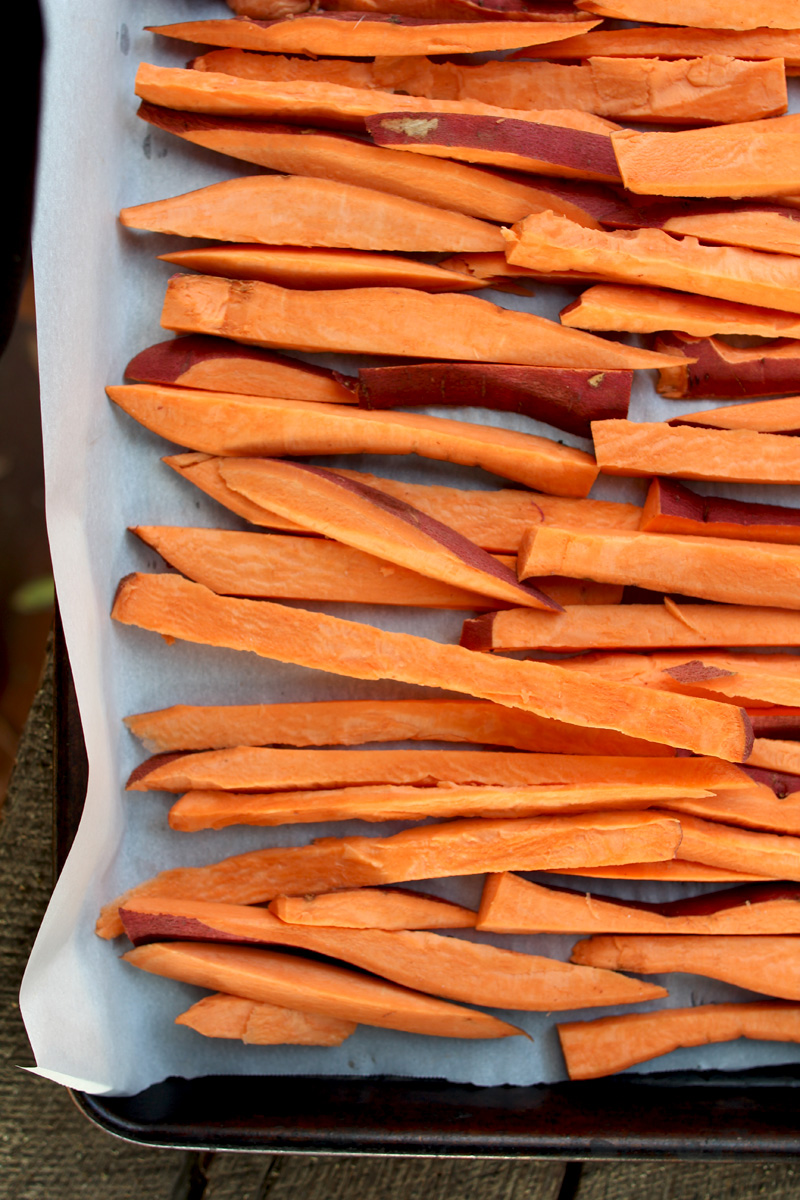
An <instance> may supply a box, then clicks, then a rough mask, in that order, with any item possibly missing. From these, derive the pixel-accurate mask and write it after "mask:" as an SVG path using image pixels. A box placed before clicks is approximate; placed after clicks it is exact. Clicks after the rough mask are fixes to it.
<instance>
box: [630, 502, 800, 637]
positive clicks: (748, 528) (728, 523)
mask: <svg viewBox="0 0 800 1200" xmlns="http://www.w3.org/2000/svg"><path fill="white" fill-rule="evenodd" d="M640 528H641V529H642V530H643V531H644V532H645V533H681V534H686V535H689V536H691V535H693V534H694V535H700V536H702V537H706V536H708V537H714V538H736V539H738V540H741V541H748V542H783V543H785V544H787V545H800V509H797V508H784V507H783V506H781V505H777V504H756V503H755V502H753V501H750V500H729V499H727V498H726V497H722V496H699V495H698V494H697V493H696V492H693V491H691V490H690V489H689V488H687V487H683V485H682V484H680V483H676V482H675V481H674V480H672V479H654V480H653V482H652V483H651V484H650V488H649V490H648V492H647V499H646V500H645V504H644V508H643V509H642V520H641V525H640ZM727 644H728V645H737V644H738V643H737V642H735V641H733V642H731V641H729V642H728V643H727ZM764 644H765V645H769V644H770V643H769V642H765V643H764ZM776 644H777V643H776Z"/></svg>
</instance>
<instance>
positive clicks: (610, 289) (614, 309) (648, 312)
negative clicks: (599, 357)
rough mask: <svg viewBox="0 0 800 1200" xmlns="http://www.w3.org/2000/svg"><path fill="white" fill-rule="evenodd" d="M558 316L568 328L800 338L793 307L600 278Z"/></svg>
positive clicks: (702, 335)
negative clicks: (784, 309) (761, 305)
mask: <svg viewBox="0 0 800 1200" xmlns="http://www.w3.org/2000/svg"><path fill="white" fill-rule="evenodd" d="M560 319H561V324H562V325H567V326H568V327H569V328H570V329H589V330H592V331H594V332H597V333H600V332H606V331H608V332H615V331H621V330H624V331H626V332H629V333H658V332H660V331H661V330H664V329H666V330H672V329H679V330H681V332H683V333H690V334H694V335H695V336H697V337H706V336H708V335H710V334H714V333H726V334H750V335H755V336H757V337H767V338H777V337H792V338H800V316H797V315H795V314H794V313H786V312H778V311H777V309H771V308H759V307H757V306H756V305H753V304H736V303H735V302H734V301H732V300H714V299H712V298H711V297H708V296H692V295H690V294H689V293H688V292H670V291H666V290H664V289H660V288H649V287H628V286H626V285H625V284H617V283H607V284H606V283H599V284H596V285H595V286H594V287H590V288H587V289H586V291H585V292H583V294H582V295H581V296H579V297H578V299H577V300H573V301H572V303H571V304H568V305H567V307H566V308H563V309H562V310H561V313H560Z"/></svg>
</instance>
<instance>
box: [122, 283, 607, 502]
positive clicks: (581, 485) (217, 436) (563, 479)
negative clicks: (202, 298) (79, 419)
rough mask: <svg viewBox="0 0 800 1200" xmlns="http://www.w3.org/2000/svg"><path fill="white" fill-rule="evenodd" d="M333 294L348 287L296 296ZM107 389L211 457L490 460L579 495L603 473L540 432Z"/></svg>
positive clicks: (151, 424) (152, 388)
mask: <svg viewBox="0 0 800 1200" xmlns="http://www.w3.org/2000/svg"><path fill="white" fill-rule="evenodd" d="M220 282H223V281H222V280H220ZM224 282H227V281H224ZM258 286H259V287H268V286H270V285H269V284H259V285H258ZM376 290H381V289H376ZM333 294H337V295H346V294H347V293H346V292H340V293H329V292H300V293H297V295H305V296H309V295H313V296H323V295H324V296H328V295H333ZM427 298H428V299H438V300H441V299H444V298H445V297H442V296H437V297H427ZM108 395H109V396H110V398H111V399H112V400H113V401H114V402H115V403H116V404H119V405H120V407H121V408H123V409H124V410H125V412H127V413H128V414H129V415H130V416H132V417H134V418H135V419H136V420H137V421H139V422H140V423H141V424H142V425H145V426H146V427H147V428H148V429H152V430H153V431H154V432H155V433H158V434H160V435H161V436H162V437H165V438H169V439H170V440H172V441H175V442H181V443H183V445H188V446H191V447H193V448H194V449H197V450H202V451H206V452H208V453H210V454H222V455H233V456H238V457H252V456H253V455H269V456H271V457H273V456H279V455H312V454H363V453H373V454H411V453H415V454H419V455H420V456H421V457H423V458H434V459H438V460H444V461H445V462H459V463H464V464H466V465H468V466H482V467H484V468H485V469H486V470H488V471H494V472H495V473H496V474H502V475H504V476H505V477H506V478H510V479H514V480H515V481H516V482H519V483H524V484H529V485H531V486H538V487H540V488H544V489H547V490H548V491H552V492H555V493H556V494H559V495H567V496H579V497H583V496H585V495H586V494H587V493H588V491H589V489H590V488H591V487H592V484H593V483H594V481H595V479H596V477H597V467H596V466H595V462H594V459H593V458H592V456H591V455H590V454H586V453H585V452H584V451H583V450H574V449H573V448H572V447H571V446H561V445H560V444H559V443H558V442H555V441H551V440H550V439H549V438H544V437H538V436H536V435H534V434H529V433H516V432H514V431H512V430H506V429H497V428H495V427H493V426H486V425H473V424H471V423H470V422H467V421H463V422H462V421H453V420H448V419H445V418H442V417H429V416H424V415H422V414H417V413H396V412H393V411H387V412H364V411H363V410H360V409H359V410H356V411H353V409H351V408H350V407H349V406H346V405H338V404H307V403H306V402H305V401H302V400H273V399H270V398H269V397H252V396H244V395H232V394H229V393H223V392H219V393H211V392H201V391H197V390H194V389H190V388H169V387H158V386H156V385H145V384H141V385H138V384H131V385H124V386H121V387H112V388H109V389H108Z"/></svg>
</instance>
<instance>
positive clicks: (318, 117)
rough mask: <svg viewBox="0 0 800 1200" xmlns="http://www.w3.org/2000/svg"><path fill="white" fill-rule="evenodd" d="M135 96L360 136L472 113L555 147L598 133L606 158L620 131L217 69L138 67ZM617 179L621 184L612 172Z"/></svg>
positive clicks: (585, 120) (601, 121) (577, 117)
mask: <svg viewBox="0 0 800 1200" xmlns="http://www.w3.org/2000/svg"><path fill="white" fill-rule="evenodd" d="M136 95H137V96H139V98H140V99H142V100H145V101H147V102H148V103H150V104H153V105H158V106H159V107H162V108H173V109H178V110H180V112H181V113H182V114H185V113H186V112H190V113H205V114H206V115H209V116H212V115H213V116H221V117H247V118H249V117H256V118H260V119H269V120H278V121H289V122H291V123H293V124H298V125H300V124H304V125H322V126H333V127H334V128H337V129H350V130H356V131H358V132H362V131H363V130H364V126H365V121H366V120H367V119H368V118H370V117H375V116H379V115H380V114H381V113H387V112H388V113H397V112H401V113H404V114H409V115H412V116H413V115H417V114H418V115H420V116H422V117H423V118H424V117H426V116H427V115H428V114H429V113H439V114H442V113H446V114H451V115H452V114H455V115H459V116H463V115H465V114H466V115H474V116H477V117H493V118H495V120H508V119H510V118H511V117H513V118H514V119H516V120H518V121H520V122H528V121H530V122H533V123H534V124H535V125H537V126H544V127H547V126H552V127H554V128H555V129H556V131H557V134H556V135H554V138H555V141H556V142H557V143H559V142H563V143H565V144H566V146H567V147H570V146H574V145H575V144H576V143H577V144H585V139H583V138H581V137H572V136H570V135H569V134H568V133H566V132H565V131H567V130H574V131H578V133H581V132H583V133H587V132H588V133H591V134H594V135H596V136H597V135H600V136H599V140H600V141H602V143H603V147H604V150H605V152H606V156H608V155H609V154H610V158H611V161H613V154H611V153H610V151H611V148H610V143H609V142H608V134H609V132H610V131H611V130H613V129H616V128H617V126H616V125H614V124H613V122H609V121H607V120H606V119H605V118H604V117H595V116H594V115H593V114H592V113H584V112H579V111H575V110H571V109H536V110H535V111H532V112H526V113H525V114H524V116H523V115H522V113H521V111H520V110H518V109H508V108H498V107H496V106H495V105H492V104H483V103H482V102H481V101H480V100H427V99H426V98H425V97H424V96H398V95H396V94H395V93H394V92H381V91H378V90H376V89H374V88H352V87H344V86H341V85H339V84H335V83H315V82H306V81H305V80H296V81H294V82H291V81H289V82H287V83H265V82H263V81H262V80H260V79H238V78H237V77H236V76H234V75H224V74H221V73H220V72H217V71H190V70H183V69H181V68H178V67H157V66H153V65H152V64H151V63H140V64H139V69H138V71H137V72H136ZM613 170H614V172H615V176H614V177H615V178H616V179H619V175H618V174H617V173H616V167H614V168H613Z"/></svg>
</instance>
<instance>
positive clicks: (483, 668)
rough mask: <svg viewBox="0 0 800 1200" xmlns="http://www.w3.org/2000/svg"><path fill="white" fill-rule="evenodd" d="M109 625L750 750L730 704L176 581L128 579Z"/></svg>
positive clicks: (726, 753) (735, 754)
mask: <svg viewBox="0 0 800 1200" xmlns="http://www.w3.org/2000/svg"><path fill="white" fill-rule="evenodd" d="M112 617H113V618H114V619H115V620H118V621H120V622H121V623H123V624H129V625H137V626H139V627H142V628H149V629H151V630H153V631H154V632H158V633H161V634H162V635H163V634H166V635H167V636H168V637H181V638H184V639H186V640H189V641H195V642H201V643H205V644H208V645H217V646H219V645H227V646H228V647H230V648H231V649H237V648H238V649H243V650H244V649H246V650H250V651H253V652H255V653H257V654H259V655H261V656H262V657H268V658H275V659H278V661H283V662H285V661H291V662H295V663H298V664H299V665H305V666H309V667H316V668H318V669H324V670H327V671H332V672H333V673H335V674H341V675H347V676H350V677H351V678H367V679H376V678H381V677H385V678H392V679H396V680H400V681H403V682H406V683H422V684H425V685H427V686H429V687H436V686H441V687H445V688H447V689H449V690H450V691H455V692H458V691H462V692H466V693H467V695H470V696H473V697H475V698H476V699H483V700H493V701H496V702H498V703H501V704H505V705H507V706H508V707H510V708H522V709H524V710H526V711H530V712H537V713H538V714H539V715H540V716H547V717H553V718H555V719H556V720H560V721H564V720H566V721H567V722H568V723H569V724H575V725H589V726H591V727H592V728H594V729H609V728H611V729H616V730H617V732H619V733H626V734H630V735H632V736H634V737H644V738H645V740H647V741H657V742H662V743H664V744H665V745H668V746H680V747H682V748H684V749H688V750H694V751H696V752H697V753H699V754H710V755H713V756H714V757H717V758H723V759H727V760H729V761H732V762H742V761H743V760H744V759H746V758H747V756H748V754H749V752H750V749H751V745H752V729H751V726H750V724H749V720H748V718H747V716H746V714H745V713H744V712H742V711H737V710H736V709H735V708H733V706H732V705H729V704H717V703H716V702H714V701H711V702H709V701H705V700H694V699H690V698H688V697H684V696H670V695H667V694H666V693H665V694H663V695H661V694H659V695H658V698H656V694H655V693H654V692H652V691H650V690H648V692H647V693H646V694H645V693H644V691H643V689H641V688H639V687H637V686H635V685H634V686H624V685H623V686H619V685H617V684H608V683H606V682H605V681H603V680H595V681H593V682H592V684H591V685H589V686H587V684H586V681H585V680H580V679H576V678H574V677H571V673H570V672H569V671H565V670H564V668H563V667H558V666H553V665H551V664H550V663H533V662H514V661H503V660H499V659H494V658H491V657H490V656H489V655H482V654H475V653H473V652H472V651H470V650H464V649H462V647H460V646H447V645H441V644H439V643H437V642H433V641H430V640H428V639H427V638H422V637H417V636H414V635H412V634H404V633H385V632H383V631H382V630H378V629H375V628H372V627H370V626H368V625H361V624H358V623H357V622H354V621H344V620H341V619H339V618H337V617H329V616H325V615H324V614H321V613H309V612H304V611H303V610H302V609H294V608H287V607H285V606H283V605H280V604H273V603H271V602H270V601H267V600H234V599H230V598H229V597H222V596H215V595H214V593H213V592H209V591H208V589H207V588H204V587H202V586H201V585H200V584H197V583H190V582H188V581H187V580H184V579H181V578H180V577H179V576H175V575H156V576H147V575H131V576H128V577H127V578H126V579H125V580H123V582H122V583H121V584H120V586H119V588H118V590H117V596H116V599H115V601H114V607H113V611H112Z"/></svg>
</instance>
